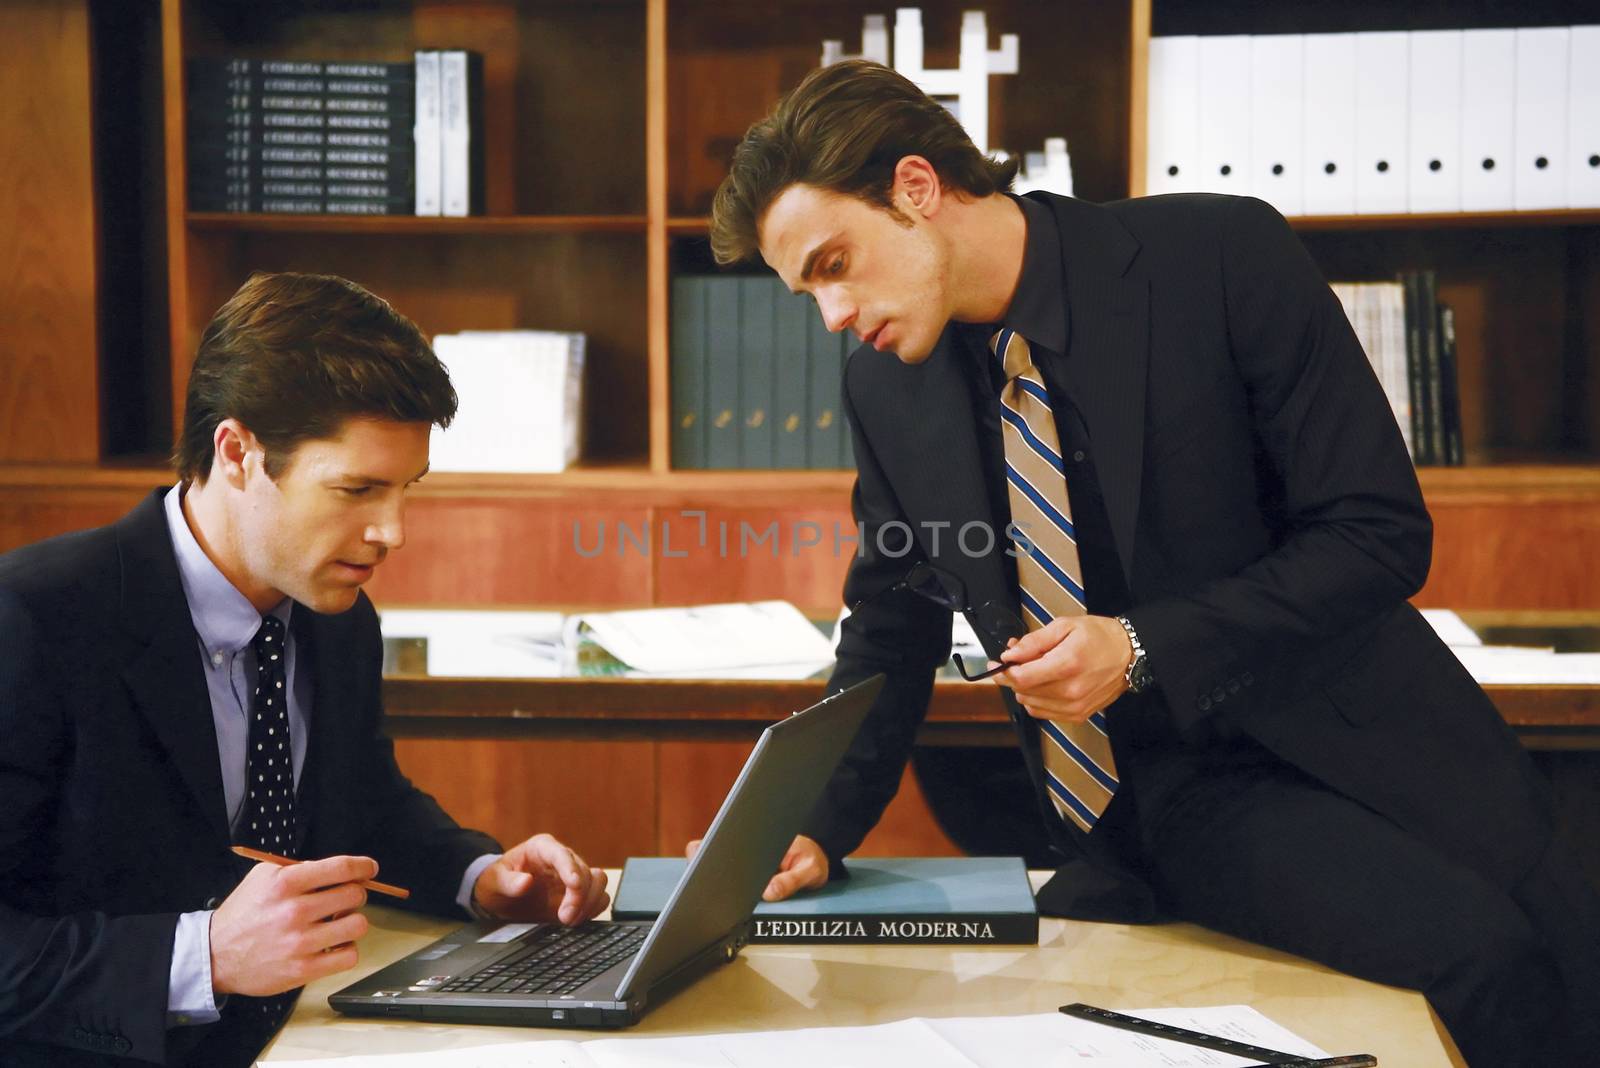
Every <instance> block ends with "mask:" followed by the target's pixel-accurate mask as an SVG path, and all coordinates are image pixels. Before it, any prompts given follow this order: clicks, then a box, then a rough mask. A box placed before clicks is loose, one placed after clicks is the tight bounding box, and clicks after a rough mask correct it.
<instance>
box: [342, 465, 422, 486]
mask: <svg viewBox="0 0 1600 1068" xmlns="http://www.w3.org/2000/svg"><path fill="white" fill-rule="evenodd" d="M430 466H431V465H428V464H424V465H423V468H422V470H421V471H419V472H418V473H417V475H416V477H415V478H412V479H410V480H409V481H408V482H407V483H406V484H407V485H410V484H411V483H412V482H419V481H421V480H422V476H423V475H426V474H427V473H428V470H429V467H430ZM334 481H335V482H348V483H353V484H355V485H357V486H385V487H386V486H392V485H394V483H393V482H390V481H389V480H388V479H386V478H376V477H374V476H372V475H356V474H347V475H341V476H339V477H338V478H336V479H334Z"/></svg>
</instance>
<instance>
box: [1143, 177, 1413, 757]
mask: <svg viewBox="0 0 1600 1068" xmlns="http://www.w3.org/2000/svg"><path fill="white" fill-rule="evenodd" d="M1221 229H1222V235H1221V246H1222V250H1223V251H1222V275H1223V285H1224V288H1225V293H1226V312H1227V328H1228V334H1229V344H1230V350H1231V354H1232V357H1233V360H1234V363H1235V366H1236V367H1237V369H1238V372H1239V374H1240V376H1241V377H1242V378H1243V380H1244V383H1245V387H1246V389H1247V391H1248V396H1249V401H1250V408H1251V412H1252V418H1253V421H1254V424H1255V426H1254V431H1255V436H1256V439H1257V441H1258V442H1259V446H1260V449H1261V451H1262V454H1263V457H1264V459H1265V463H1266V466H1267V467H1268V468H1269V469H1270V470H1268V471H1266V472H1265V473H1264V477H1265V478H1267V479H1269V480H1273V481H1275V482H1276V483H1277V492H1276V493H1275V494H1274V498H1275V500H1276V501H1279V502H1281V509H1282V515H1281V516H1277V517H1274V518H1275V520H1276V525H1277V526H1278V527H1279V528H1280V529H1282V530H1283V531H1285V532H1286V533H1285V534H1284V536H1283V537H1282V538H1281V540H1280V541H1279V542H1278V544H1277V545H1276V547H1275V548H1274V549H1273V551H1271V552H1269V553H1268V554H1266V555H1265V556H1263V557H1261V558H1259V559H1257V560H1256V561H1255V562H1253V563H1251V564H1249V565H1248V566H1246V567H1244V568H1243V569H1242V570H1240V571H1238V572H1237V573H1235V574H1232V575H1229V576H1226V577H1222V578H1218V579H1215V580H1213V581H1211V582H1208V583H1205V584H1203V585H1202V586H1200V587H1199V588H1197V589H1195V590H1194V591H1193V592H1192V593H1191V594H1189V595H1188V596H1184V597H1181V598H1171V599H1166V600H1160V601H1156V602H1152V603H1147V604H1144V605H1140V606H1138V607H1136V608H1135V609H1134V610H1133V611H1131V612H1129V613H1128V615H1129V619H1130V620H1131V621H1132V622H1133V623H1134V625H1135V627H1136V628H1137V630H1138V632H1139V635H1140V637H1141V639H1142V640H1143V642H1144V644H1145V646H1146V648H1147V649H1148V650H1149V655H1150V660H1151V665H1152V667H1153V668H1154V670H1155V673H1156V678H1157V680H1158V682H1159V684H1160V687H1161V689H1162V691H1163V693H1164V694H1165V695H1166V698H1167V701H1168V704H1169V705H1170V707H1171V709H1172V712H1173V715H1174V717H1175V719H1176V721H1177V722H1178V724H1179V725H1180V726H1187V725H1189V724H1191V723H1193V722H1194V721H1196V720H1197V719H1199V718H1201V717H1202V716H1203V715H1205V710H1206V708H1208V707H1209V704H1208V702H1207V700H1206V699H1205V697H1206V694H1207V693H1208V692H1211V691H1213V690H1215V689H1216V688H1218V687H1229V684H1230V683H1232V682H1235V681H1236V680H1239V679H1241V678H1244V677H1246V676H1249V677H1251V678H1253V677H1254V673H1260V674H1262V675H1263V676H1265V675H1266V674H1267V672H1268V670H1269V669H1270V666H1271V665H1272V664H1273V663H1274V662H1278V663H1283V662H1289V663H1292V662H1293V661H1294V660H1295V659H1296V655H1297V654H1300V653H1305V652H1308V651H1309V650H1310V649H1311V648H1312V647H1313V646H1314V645H1315V643H1318V642H1321V641H1325V640H1326V639H1328V638H1331V637H1333V636H1336V635H1340V634H1343V633H1345V632H1348V631H1350V630H1352V628H1356V627H1359V626H1361V625H1362V624H1364V623H1366V622H1369V621H1372V620H1374V619H1375V618H1376V617H1377V616H1379V615H1380V614H1381V613H1382V612H1384V611H1386V610H1389V609H1391V608H1393V607H1394V606H1395V605H1397V604H1398V603H1400V602H1401V601H1403V600H1404V599H1405V598H1407V597H1409V596H1410V595H1411V594H1413V593H1415V592H1416V591H1417V590H1418V589H1420V588H1421V586H1422V583H1423V581H1424V580H1425V579H1426V577H1427V573H1428V565H1429V560H1430V555H1431V552H1432V544H1433V526H1432V522H1431V521H1430V520H1429V518H1428V513H1427V510H1426V508H1425V507H1424V505H1423V502H1422V494H1421V491H1420V489H1419V487H1418V485H1417V478H1416V471H1415V469H1414V468H1413V467H1412V464H1411V461H1410V458H1409V457H1408V455H1407V454H1406V451H1405V445H1404V443H1403V441H1402V439H1401V436H1400V431H1399V427H1398V426H1397V425H1396V423H1395V420H1394V417H1393V415H1392V414H1391V411H1390V409H1389V406H1388V403H1387V401H1386V400H1385V398H1384V395H1383V391H1382V388H1381V387H1380V386H1379V384H1378V381H1377V379H1376V377H1375V375H1374V374H1373V371H1372V369H1371V365H1370V364H1369V363H1368V361H1367V358H1366V356H1365V354H1364V353H1363V352H1362V350H1361V345H1360V343H1359V342H1358V341H1357V340H1356V336H1355V333H1354V332H1353V331H1352V329H1351V328H1350V324H1349V322H1348V320H1347V319H1346V318H1345V316H1344V313H1343V310H1342V309H1341V307H1340V304H1339V301H1338V298H1337V297H1335V296H1334V295H1333V293H1332V292H1331V291H1330V289H1329V288H1328V285H1327V283H1326V282H1325V281H1324V280H1323V278H1322V276H1321V274H1320V272H1319V271H1318V270H1317V267H1316V265H1315V263H1314V262H1313V261H1312V259H1311V257H1310V256H1309V255H1308V254H1307V252H1306V251H1305V249H1304V248H1303V247H1302V246H1301V244H1300V242H1299V240H1298V239H1297V238H1296V237H1295V236H1294V233H1293V232H1292V231H1291V230H1290V229H1289V226H1288V224H1287V223H1285V222H1284V220H1283V218H1282V217H1281V216H1280V215H1279V214H1278V213H1277V212H1276V211H1274V210H1273V209H1272V208H1271V207H1269V206H1267V205H1266V204H1264V203H1262V202H1261V201H1259V200H1254V199H1250V198H1239V199H1233V200H1229V201H1227V202H1226V208H1225V210H1224V218H1223V219H1222V220H1221ZM1236 689H1237V686H1236V685H1235V686H1233V687H1229V690H1230V692H1232V691H1233V690H1236ZM1263 689H1264V688H1258V689H1256V690H1255V691H1254V692H1253V693H1252V692H1250V691H1246V692H1244V693H1241V694H1239V696H1238V697H1237V698H1236V699H1235V698H1233V697H1230V698H1229V700H1230V702H1231V704H1230V707H1235V706H1241V705H1245V704H1246V703H1247V702H1248V701H1250V700H1252V699H1254V700H1260V699H1262V698H1263V693H1262V690H1263Z"/></svg>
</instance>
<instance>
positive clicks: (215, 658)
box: [211, 653, 222, 667]
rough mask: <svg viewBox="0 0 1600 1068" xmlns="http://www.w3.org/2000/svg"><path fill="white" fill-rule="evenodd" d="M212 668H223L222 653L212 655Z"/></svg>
mask: <svg viewBox="0 0 1600 1068" xmlns="http://www.w3.org/2000/svg"><path fill="white" fill-rule="evenodd" d="M211 666H212V667H221V666H222V654H221V653H212V654H211Z"/></svg>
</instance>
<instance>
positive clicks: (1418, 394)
mask: <svg viewBox="0 0 1600 1068" xmlns="http://www.w3.org/2000/svg"><path fill="white" fill-rule="evenodd" d="M1333 291H1334V293H1335V295H1337V296H1338V298H1339V302H1340V303H1341V304H1343V305H1344V311H1345V315H1346V316H1347V317H1348V318H1349V320H1350V325H1351V326H1352V327H1354V328H1355V332H1356V337H1357V338H1358V339H1360V341H1361V347H1362V348H1363V349H1365V350H1366V353H1367V359H1369V360H1370V361H1371V362H1372V369H1373V371H1374V372H1375V373H1376V374H1377V376H1378V381H1379V383H1380V384H1381V385H1382V386H1383V391H1384V394H1385V395H1386V396H1387V397H1388V398H1389V406H1390V408H1391V409H1392V410H1393V411H1394V416H1395V421H1396V422H1397V423H1399V425H1400V434H1401V436H1402V437H1404V438H1405V442H1406V448H1407V449H1408V450H1409V451H1410V453H1411V459H1412V460H1413V461H1414V462H1415V463H1417V464H1418V465H1425V464H1427V465H1439V464H1443V465H1451V466H1456V465H1460V464H1462V463H1464V462H1465V452H1464V449H1463V447H1462V442H1461V396H1460V389H1459V386H1458V382H1457V360H1456V330H1455V313H1454V312H1453V311H1452V310H1451V308H1450V307H1449V306H1448V305H1445V304H1441V303H1439V294H1438V281H1437V279H1436V278H1435V276H1434V272H1432V271H1410V272H1407V273H1405V274H1402V275H1400V277H1399V279H1398V280H1396V281H1393V282H1335V283H1334V284H1333Z"/></svg>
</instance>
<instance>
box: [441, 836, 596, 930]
mask: <svg viewBox="0 0 1600 1068" xmlns="http://www.w3.org/2000/svg"><path fill="white" fill-rule="evenodd" d="M472 900H473V901H474V902H476V903H477V906H478V907H479V908H480V909H482V910H483V911H485V912H487V913H488V914H489V915H491V916H495V917H498V918H499V919H502V920H521V921H528V922H536V923H548V922H550V921H551V920H559V921H560V922H561V923H564V924H566V925H567V926H569V927H571V926H574V925H576V924H580V923H582V922H583V921H585V920H588V919H593V918H594V917H595V916H596V915H598V914H599V913H601V912H604V911H605V909H606V906H607V905H609V904H611V895H610V894H608V893H606V873H605V872H603V871H601V870H600V869H599V868H591V867H589V865H587V864H585V863H584V861H583V858H582V857H580V856H578V854H576V853H574V852H573V851H572V850H571V849H569V848H567V847H566V846H564V845H562V844H561V843H560V842H558V841H556V840H555V839H554V838H552V837H550V836H549V835H548V834H536V835H534V836H533V837H532V838H530V839H528V840H527V841H526V842H523V843H522V844H521V845H518V846H515V847H513V848H512V849H510V850H509V851H507V852H506V854H505V855H504V856H502V857H501V858H500V859H499V860H497V861H495V862H494V863H493V864H491V865H489V866H488V867H487V868H485V869H483V874H481V875H479V876H478V881H477V882H476V883H474V884H473V887H472Z"/></svg>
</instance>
